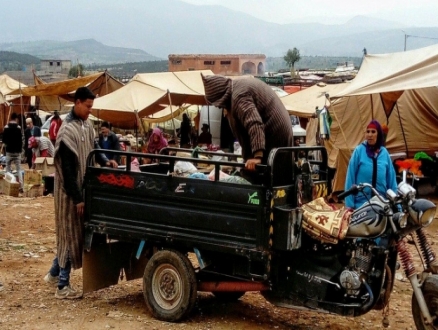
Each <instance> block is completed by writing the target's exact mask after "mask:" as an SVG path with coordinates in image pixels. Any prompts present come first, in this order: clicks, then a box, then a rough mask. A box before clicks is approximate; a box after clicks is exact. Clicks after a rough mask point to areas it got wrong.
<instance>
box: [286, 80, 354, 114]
mask: <svg viewBox="0 0 438 330" xmlns="http://www.w3.org/2000/svg"><path fill="white" fill-rule="evenodd" d="M345 87H346V85H345V84H333V85H330V84H325V83H318V84H316V85H313V86H311V87H309V88H306V89H303V90H301V91H299V92H296V93H293V94H289V95H287V96H283V97H280V100H281V102H283V104H284V106H285V107H286V110H287V111H288V112H289V114H290V115H295V116H298V117H304V118H312V117H315V114H316V109H317V108H318V109H322V108H324V106H329V105H330V102H329V99H328V98H327V97H326V95H329V96H331V95H333V94H336V93H338V92H339V91H341V90H343V89H345Z"/></svg>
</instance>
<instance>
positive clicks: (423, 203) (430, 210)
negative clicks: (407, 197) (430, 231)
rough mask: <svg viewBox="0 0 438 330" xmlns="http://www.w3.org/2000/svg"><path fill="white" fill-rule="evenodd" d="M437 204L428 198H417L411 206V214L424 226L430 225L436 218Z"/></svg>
mask: <svg viewBox="0 0 438 330" xmlns="http://www.w3.org/2000/svg"><path fill="white" fill-rule="evenodd" d="M435 212H436V205H435V204H434V203H432V202H431V201H429V200H427V199H417V200H416V201H415V202H413V203H412V205H410V206H409V215H410V216H411V218H412V219H414V221H415V222H416V223H417V224H419V225H420V226H422V227H426V226H428V225H430V224H431V223H432V221H433V219H434V218H435Z"/></svg>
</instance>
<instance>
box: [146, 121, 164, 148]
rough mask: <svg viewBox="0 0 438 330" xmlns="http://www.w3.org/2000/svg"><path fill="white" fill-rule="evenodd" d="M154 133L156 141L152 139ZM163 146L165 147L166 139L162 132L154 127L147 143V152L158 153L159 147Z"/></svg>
mask: <svg viewBox="0 0 438 330" xmlns="http://www.w3.org/2000/svg"><path fill="white" fill-rule="evenodd" d="M154 135H157V136H158V137H159V139H158V142H155V141H154ZM164 147H167V140H166V139H165V138H164V136H163V132H161V130H160V129H159V128H158V127H156V128H154V129H153V130H152V134H151V136H150V137H149V143H148V153H150V154H155V153H159V152H160V150H161V149H163V148H164Z"/></svg>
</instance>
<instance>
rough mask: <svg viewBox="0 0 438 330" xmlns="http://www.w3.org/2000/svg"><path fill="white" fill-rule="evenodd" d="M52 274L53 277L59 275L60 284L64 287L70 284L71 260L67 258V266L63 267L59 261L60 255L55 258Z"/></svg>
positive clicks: (51, 269)
mask: <svg viewBox="0 0 438 330" xmlns="http://www.w3.org/2000/svg"><path fill="white" fill-rule="evenodd" d="M49 272H50V275H52V276H53V277H56V276H59V282H58V286H60V287H64V286H67V285H69V284H70V273H71V262H70V259H68V260H67V263H66V265H65V268H61V267H60V266H59V263H58V257H55V259H53V263H52V267H51V268H50V271H49Z"/></svg>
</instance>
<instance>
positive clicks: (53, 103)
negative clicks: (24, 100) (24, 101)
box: [33, 73, 71, 113]
mask: <svg viewBox="0 0 438 330" xmlns="http://www.w3.org/2000/svg"><path fill="white" fill-rule="evenodd" d="M33 79H34V83H35V85H43V84H46V82H45V81H43V80H42V79H41V78H40V77H38V76H37V75H36V74H35V73H34V75H33ZM36 108H37V109H40V110H43V111H45V112H48V113H50V112H51V111H54V110H59V111H60V112H64V111H67V110H68V109H70V108H71V102H70V101H68V100H66V99H63V98H61V97H60V96H58V95H45V96H39V97H38V99H37V101H36Z"/></svg>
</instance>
